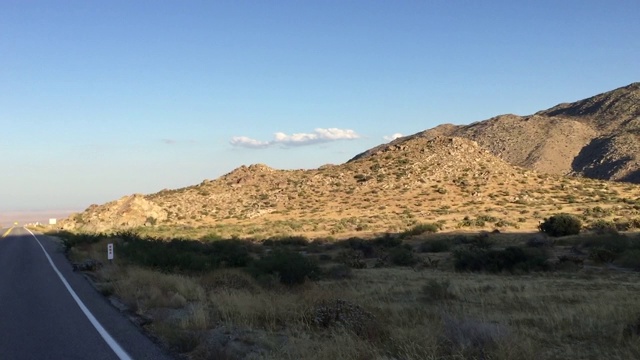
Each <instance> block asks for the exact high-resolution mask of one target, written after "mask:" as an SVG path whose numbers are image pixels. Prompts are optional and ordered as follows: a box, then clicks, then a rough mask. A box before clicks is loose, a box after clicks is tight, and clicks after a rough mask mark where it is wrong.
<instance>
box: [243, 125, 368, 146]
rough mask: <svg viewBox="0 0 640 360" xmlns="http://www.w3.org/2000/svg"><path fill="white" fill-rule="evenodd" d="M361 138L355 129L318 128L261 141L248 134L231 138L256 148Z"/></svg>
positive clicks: (280, 133) (280, 134) (279, 135)
mask: <svg viewBox="0 0 640 360" xmlns="http://www.w3.org/2000/svg"><path fill="white" fill-rule="evenodd" d="M359 138H360V135H358V134H357V133H356V132H355V131H353V130H349V129H338V128H328V129H322V128H317V129H315V130H313V132H311V133H296V134H291V135H287V134H285V133H283V132H277V133H275V134H274V135H273V140H271V141H260V140H256V139H251V138H248V137H246V136H236V137H233V138H232V139H231V145H233V146H242V147H247V148H254V149H256V148H265V147H268V146H271V145H277V144H282V145H288V146H302V145H310V144H317V143H323V142H330V141H337V140H353V139H359Z"/></svg>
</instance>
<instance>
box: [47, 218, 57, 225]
mask: <svg viewBox="0 0 640 360" xmlns="http://www.w3.org/2000/svg"><path fill="white" fill-rule="evenodd" d="M57 222H58V220H57V219H54V218H51V219H49V225H55V224H56V223H57Z"/></svg>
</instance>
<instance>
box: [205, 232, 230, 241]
mask: <svg viewBox="0 0 640 360" xmlns="http://www.w3.org/2000/svg"><path fill="white" fill-rule="evenodd" d="M223 239H224V238H223V237H222V235H220V234H218V233H209V234H207V235H205V236H203V237H202V238H201V240H202V241H220V240H223Z"/></svg>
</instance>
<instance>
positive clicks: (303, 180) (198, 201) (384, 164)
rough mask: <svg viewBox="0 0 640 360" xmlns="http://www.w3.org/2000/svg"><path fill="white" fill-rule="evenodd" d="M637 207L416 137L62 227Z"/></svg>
mask: <svg viewBox="0 0 640 360" xmlns="http://www.w3.org/2000/svg"><path fill="white" fill-rule="evenodd" d="M636 202H638V205H636ZM634 206H636V207H637V208H640V186H635V185H630V184H623V183H610V182H601V181H595V180H589V179H581V178H564V177H561V176H557V175H548V174H541V173H537V172H535V171H531V170H527V169H524V168H520V167H515V166H513V165H510V164H509V163H507V162H506V161H504V160H502V159H500V158H499V157H497V156H495V155H493V154H491V153H490V152H489V151H487V150H485V149H483V148H482V147H481V146H479V145H478V143H476V142H474V141H471V140H468V139H464V138H457V137H446V136H436V137H432V138H428V137H424V136H414V137H409V138H405V139H403V141H401V142H394V143H391V144H387V145H385V146H382V147H378V148H377V149H376V150H375V151H371V152H370V153H369V154H368V156H363V157H360V158H359V159H357V160H353V161H350V162H347V163H345V164H341V165H330V166H323V167H320V168H318V169H314V170H275V169H272V168H270V167H268V166H266V165H261V164H258V165H251V166H242V167H240V168H238V169H235V170H234V171H232V172H230V173H228V174H226V175H223V176H221V177H220V178H218V179H215V180H205V181H203V182H202V183H200V184H198V185H195V186H190V187H186V188H182V189H176V190H163V191H160V192H158V193H155V194H150V195H132V196H127V197H124V198H122V199H120V200H117V201H113V202H110V203H107V204H104V205H100V206H99V205H92V206H90V207H89V208H88V209H87V210H85V211H84V212H83V213H80V214H75V215H73V216H71V217H70V218H69V219H67V220H65V221H64V222H63V223H62V225H63V227H64V228H66V229H79V230H85V231H108V230H112V229H121V228H139V229H147V230H149V229H153V231H155V232H156V233H158V232H160V233H162V232H163V231H166V232H172V231H176V229H181V234H182V235H184V236H192V237H201V236H203V235H207V234H208V235H211V234H212V233H215V234H217V235H220V236H232V235H238V236H250V237H256V238H264V237H268V236H276V235H289V234H305V235H308V236H350V235H354V234H365V233H375V232H398V231H403V230H405V229H407V228H408V227H410V226H413V225H415V224H417V223H422V222H432V223H437V224H438V225H439V226H440V227H441V228H443V229H446V230H455V229H462V230H464V229H467V228H475V229H478V228H482V229H489V230H490V229H494V228H499V229H502V230H505V229H534V228H535V227H536V226H537V224H538V221H539V220H540V219H542V217H543V216H545V215H547V214H549V213H554V212H558V211H560V210H562V211H568V212H574V213H580V212H583V211H585V209H591V208H593V207H600V209H599V210H598V214H599V215H602V216H601V217H605V216H606V217H608V218H612V219H613V218H614V217H616V218H621V219H626V218H631V217H632V216H634V214H636V215H637V214H638V209H636V208H634ZM634 211H635V213H634ZM185 234H186V235H185Z"/></svg>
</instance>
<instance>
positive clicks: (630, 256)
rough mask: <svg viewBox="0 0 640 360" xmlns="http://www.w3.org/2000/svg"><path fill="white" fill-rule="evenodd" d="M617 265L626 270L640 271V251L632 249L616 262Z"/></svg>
mask: <svg viewBox="0 0 640 360" xmlns="http://www.w3.org/2000/svg"><path fill="white" fill-rule="evenodd" d="M616 264H618V265H620V266H623V267H626V268H631V269H634V270H640V249H631V250H629V251H627V252H625V253H624V254H622V255H621V256H620V258H619V259H618V260H617V261H616Z"/></svg>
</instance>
